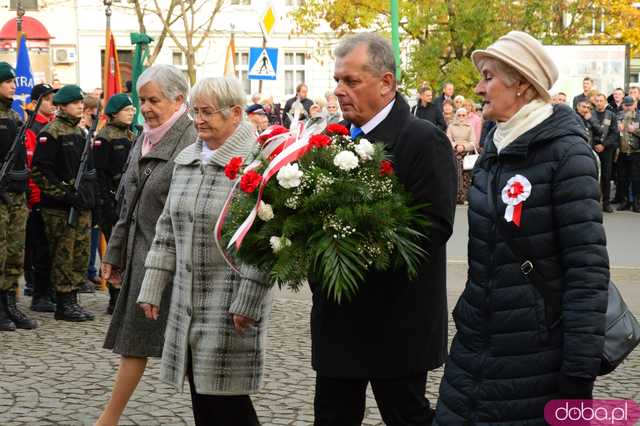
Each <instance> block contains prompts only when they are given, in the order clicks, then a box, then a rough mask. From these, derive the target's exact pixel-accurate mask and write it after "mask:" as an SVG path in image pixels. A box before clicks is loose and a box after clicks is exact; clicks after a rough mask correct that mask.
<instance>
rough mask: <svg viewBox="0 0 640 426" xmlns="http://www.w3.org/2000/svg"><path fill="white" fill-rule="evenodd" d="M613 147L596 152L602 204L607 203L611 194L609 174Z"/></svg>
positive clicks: (610, 172) (614, 151) (613, 152)
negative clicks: (598, 159)
mask: <svg viewBox="0 0 640 426" xmlns="http://www.w3.org/2000/svg"><path fill="white" fill-rule="evenodd" d="M615 153H616V150H615V148H614V149H611V148H607V149H605V150H604V151H602V152H599V153H598V157H599V158H600V189H601V190H602V204H609V199H610V196H611V174H612V171H613V156H614V154H615Z"/></svg>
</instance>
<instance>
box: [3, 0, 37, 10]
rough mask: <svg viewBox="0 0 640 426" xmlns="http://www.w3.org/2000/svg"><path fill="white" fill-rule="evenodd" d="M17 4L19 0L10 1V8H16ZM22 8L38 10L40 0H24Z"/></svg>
mask: <svg viewBox="0 0 640 426" xmlns="http://www.w3.org/2000/svg"><path fill="white" fill-rule="evenodd" d="M17 5H18V1H17V0H10V1H9V9H11V10H16V7H17ZM22 8H23V9H24V10H38V0H22Z"/></svg>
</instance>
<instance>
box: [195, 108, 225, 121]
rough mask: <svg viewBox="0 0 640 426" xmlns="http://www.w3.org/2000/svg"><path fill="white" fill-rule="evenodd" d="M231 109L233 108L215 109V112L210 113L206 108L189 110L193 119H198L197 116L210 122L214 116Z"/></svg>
mask: <svg viewBox="0 0 640 426" xmlns="http://www.w3.org/2000/svg"><path fill="white" fill-rule="evenodd" d="M229 108H232V107H224V108H219V109H215V110H213V111H209V110H208V109H206V108H203V109H200V108H195V107H191V108H189V114H191V117H192V118H196V117H197V116H200V117H201V118H202V119H203V120H208V119H210V118H211V117H213V116H214V115H216V114H218V113H219V112H222V111H224V110H226V109H229Z"/></svg>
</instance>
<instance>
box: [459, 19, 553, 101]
mask: <svg viewBox="0 0 640 426" xmlns="http://www.w3.org/2000/svg"><path fill="white" fill-rule="evenodd" d="M484 58H495V59H497V60H499V61H502V62H504V63H506V64H507V65H509V66H511V67H512V68H514V69H515V70H517V71H518V72H519V73H520V74H522V75H523V77H524V78H526V79H527V81H528V82H529V83H531V84H532V85H533V86H534V87H535V89H536V90H537V91H538V92H539V93H540V95H541V96H542V98H543V99H544V100H545V101H547V102H548V101H550V100H551V95H550V94H549V90H551V87H552V86H553V84H554V83H555V82H556V80H557V79H558V67H556V64H555V63H554V62H553V59H551V57H550V56H549V54H548V53H547V52H546V51H545V50H544V47H543V46H542V44H541V43H540V42H539V41H538V40H536V39H535V38H533V37H531V36H530V35H529V34H527V33H525V32H522V31H511V32H509V34H507V35H504V36H502V37H500V38H499V39H498V40H497V41H496V42H495V43H493V44H492V45H491V46H489V47H487V48H486V49H484V50H475V51H474V52H473V53H472V54H471V60H472V61H473V63H474V65H475V66H476V68H478V71H480V66H479V64H478V62H479V61H481V60H482V59H484Z"/></svg>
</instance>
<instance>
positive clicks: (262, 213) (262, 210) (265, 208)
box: [258, 201, 273, 222]
mask: <svg viewBox="0 0 640 426" xmlns="http://www.w3.org/2000/svg"><path fill="white" fill-rule="evenodd" d="M258 217H259V218H260V219H262V220H264V221H265V222H269V221H270V220H271V219H273V208H271V204H267V203H265V202H264V201H260V205H259V206H258Z"/></svg>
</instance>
